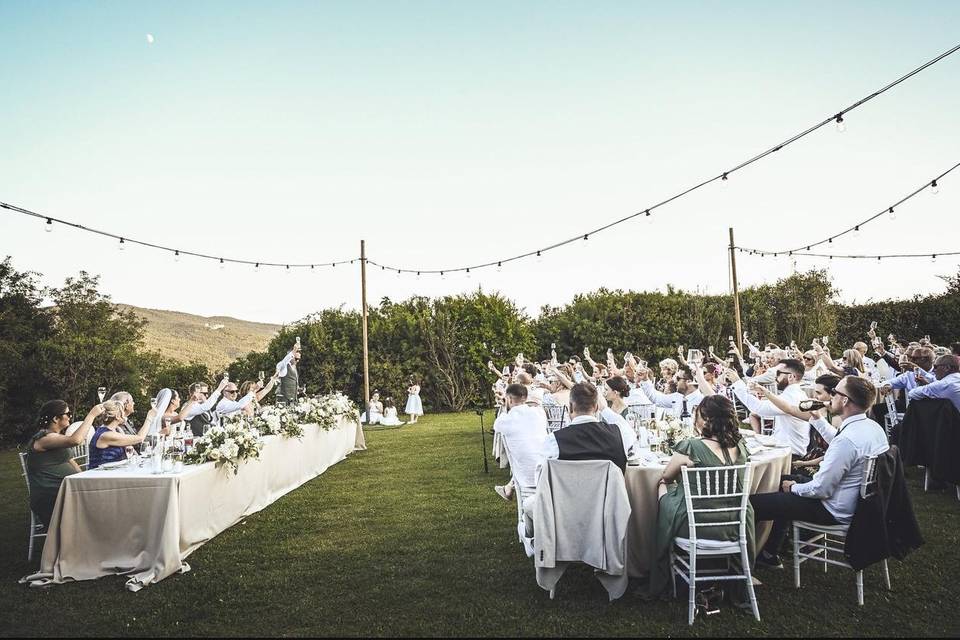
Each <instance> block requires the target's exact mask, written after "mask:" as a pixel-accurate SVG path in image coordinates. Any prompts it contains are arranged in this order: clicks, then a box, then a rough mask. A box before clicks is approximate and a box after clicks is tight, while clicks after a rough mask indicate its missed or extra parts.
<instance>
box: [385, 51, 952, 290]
mask: <svg viewBox="0 0 960 640" xmlns="http://www.w3.org/2000/svg"><path fill="white" fill-rule="evenodd" d="M957 51H960V44H958V45H956V46H955V47H953V48H951V49H949V50H947V51H944V52H943V53H941V54H940V55H938V56H937V57H935V58H932V59H930V60H928V61H927V62H925V63H923V64H922V65H920V66H919V67H917V68H916V69H913V70H912V71H910V72H909V73H906V74H904V75H902V76H900V77H899V78H897V79H896V80H894V81H893V82H891V83H889V84H887V85H885V86H884V87H882V88H880V89H878V90H876V91H874V92H873V93H871V94H869V95H868V96H865V97H863V98H861V99H860V100H857V101H856V102H854V103H853V104H851V105H850V106H848V107H846V108H845V109H842V110H841V111H839V112H837V113H835V114H834V115H832V116H829V117H827V118H825V119H823V120H821V121H820V122H818V123H817V124H815V125H813V126H811V127H809V128H807V129H805V130H803V131H801V132H800V133H797V134H795V135H793V136H791V137H789V138H787V139H786V140H784V141H783V142H781V143H779V144H777V145H775V146H773V147H770V148H769V149H767V150H766V151H763V152H761V153H758V154H757V155H755V156H753V157H752V158H749V159H748V160H744V161H743V162H741V163H740V164H738V165H735V166H734V167H732V168H731V169H727V170H726V171H724V172H723V173H721V174H719V175H716V176H714V177H712V178H708V179H706V180H703V181H702V182H700V183H698V184H696V185H694V186H692V187H690V188H688V189H685V190H683V191H681V192H679V193H677V194H676V195H673V196H670V197H669V198H667V199H666V200H662V201H660V202H658V203H656V204H653V205H651V206H649V207H647V208H646V209H643V210H641V211H637V212H635V213H631V214H630V215H628V216H624V217H622V218H620V219H619V220H614V221H613V222H610V223H608V224H605V225H603V226H602V227H597V228H596V229H593V230H591V231H587V232H584V233H578V234H577V235H575V236H573V237H571V238H568V239H566V240H562V241H560V242H556V243H554V244H551V245H548V246H545V247H542V248H540V249H537V250H534V251H527V252H525V253H521V254H519V255H515V256H511V257H508V258H500V259H497V260H490V261H487V262H482V263H478V264H472V265H469V266H458V267H450V268H445V269H412V268H402V267H395V266H389V265H384V264H379V263H376V262H374V261H372V260H367V262H368V263H369V264H372V265H375V266H378V267H380V268H381V269H382V270H390V271H395V272H396V273H416V274H417V275H420V274H436V273H439V274H440V275H441V276H442V275H445V274H447V273H456V272H459V271H464V272H467V273H469V272H470V270H471V269H473V270H476V269H483V268H485V267H493V266H496V267H501V266H503V265H504V264H507V263H508V262H514V261H515V260H522V259H524V258H529V257H531V256H537V257H540V256H541V255H542V254H543V253H545V252H547V251H552V250H553V249H557V248H559V247H562V246H565V245H568V244H571V243H573V242H577V241H579V240H581V239H582V240H589V239H590V236H592V235H594V234H597V233H600V232H601V231H606V230H607V229H610V228H611V227H615V226H617V225H619V224H622V223H624V222H627V221H629V220H633V219H634V218H638V217H640V216H644V217H645V218H648V219H649V217H650V215H651V212H653V211H655V210H657V209H659V208H660V207H663V206H665V205H667V204H670V203H671V202H673V201H674V200H678V199H680V198H682V197H684V196H686V195H688V194H690V193H693V192H694V191H697V190H698V189H701V188H703V187H705V186H707V185H708V184H710V183H713V182H717V181H718V180H719V181H727V180H728V179H729V176H730V175H731V174H733V173H735V172H737V171H740V170H741V169H744V168H746V167H748V166H750V165H751V164H753V163H754V162H757V161H759V160H762V159H763V158H765V157H767V156H769V155H771V154H773V153H775V152H777V151H780V150H781V149H783V148H784V147H786V146H788V145H791V144H793V143H794V142H797V141H798V140H800V139H801V138H804V137H806V136H808V135H810V134H811V133H813V132H814V131H817V130H818V129H820V128H822V127H825V126H827V125H828V124H830V123H836V124H837V126H838V128H840V127H841V125H842V127H843V128H845V127H846V125H845V124H844V119H843V116H844V115H846V114H847V113H849V112H851V111H853V110H854V109H856V108H858V107H861V106H863V105H864V104H866V103H867V102H869V101H871V100H873V99H874V98H876V97H878V96H880V95H882V94H884V93H886V92H887V91H889V90H890V89H892V88H894V87H895V86H897V85H898V84H900V83H902V82H905V81H906V80H908V79H910V78H912V77H913V76H915V75H917V74H918V73H920V72H921V71H923V70H924V69H927V68H928V67H930V66H932V65H934V64H936V63H937V62H940V61H941V60H943V59H944V58H946V57H947V56H950V55H952V54H954V53H956V52H957ZM804 246H806V245H804Z"/></svg>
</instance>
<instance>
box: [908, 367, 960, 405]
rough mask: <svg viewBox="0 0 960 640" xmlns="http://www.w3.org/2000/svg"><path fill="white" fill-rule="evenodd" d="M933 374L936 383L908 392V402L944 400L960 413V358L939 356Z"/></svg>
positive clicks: (923, 385)
mask: <svg viewBox="0 0 960 640" xmlns="http://www.w3.org/2000/svg"><path fill="white" fill-rule="evenodd" d="M933 372H934V374H935V375H936V376H937V381H936V382H929V383H927V384H922V385H920V386H918V387H916V388H914V389H912V390H910V392H909V394H908V397H909V398H910V400H921V399H923V398H945V399H947V400H949V401H950V402H952V403H953V406H955V407H956V408H957V410H958V411H960V358H957V356H954V355H945V356H940V357H939V358H937V361H936V363H935V364H934V365H933Z"/></svg>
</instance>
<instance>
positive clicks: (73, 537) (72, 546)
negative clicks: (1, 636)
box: [23, 418, 366, 591]
mask: <svg viewBox="0 0 960 640" xmlns="http://www.w3.org/2000/svg"><path fill="white" fill-rule="evenodd" d="M364 448H366V446H365V444H364V440H363V431H362V429H361V428H360V424H359V423H358V422H356V421H355V420H352V419H347V418H344V419H341V421H340V423H339V424H338V425H337V428H334V429H331V430H329V431H326V430H323V429H321V428H320V427H319V426H317V425H304V434H303V438H302V439H297V438H283V437H281V436H268V437H266V438H265V439H264V445H263V449H262V451H261V452H260V459H259V460H252V461H247V462H244V463H242V464H241V465H240V468H239V472H238V473H237V474H236V475H234V473H233V472H232V471H231V470H230V468H229V467H227V466H224V467H216V466H215V465H214V464H213V463H212V462H208V463H206V464H202V465H189V466H186V467H185V468H184V470H183V471H182V472H181V473H177V474H174V473H166V474H162V475H153V474H151V473H149V471H148V470H147V466H146V465H145V466H144V467H143V468H142V469H140V468H133V469H130V468H121V469H117V470H109V471H105V470H92V471H86V472H84V473H80V474H77V475H73V476H69V477H67V478H65V479H64V482H63V484H62V486H61V487H60V494H59V496H58V497H57V504H56V506H55V507H54V510H53V517H52V518H51V526H50V532H49V534H48V536H47V539H46V543H45V545H44V548H43V558H42V560H41V563H40V572H39V573H37V574H35V575H33V576H28V577H27V578H24V579H23V581H26V582H29V583H30V584H31V585H32V586H45V585H48V584H57V583H63V582H69V581H73V580H93V579H95V578H100V577H102V576H106V575H115V574H120V575H128V576H130V579H129V580H128V581H127V588H128V589H129V590H131V591H138V590H139V589H142V588H143V587H145V586H147V585H149V584H152V583H154V582H159V581H160V580H163V579H164V578H166V577H167V576H169V575H172V574H174V573H176V572H178V571H179V572H183V571H189V570H190V567H189V565H188V564H187V563H186V558H187V556H189V555H190V554H191V553H193V552H194V551H196V550H197V549H199V548H200V547H201V546H202V545H203V544H204V543H206V542H207V541H209V540H210V539H212V538H213V537H214V536H216V535H217V534H218V533H220V532H221V531H224V530H226V529H228V528H229V527H231V526H232V525H234V524H236V523H237V522H239V521H240V520H242V519H243V518H245V517H247V516H249V515H250V514H252V513H256V512H257V511H260V510H261V509H263V508H264V507H266V506H268V505H270V504H271V503H273V502H274V501H275V500H277V499H278V498H280V497H281V496H283V495H284V494H286V493H288V492H290V491H292V490H294V489H296V488H297V487H299V486H300V485H302V484H304V483H305V482H307V481H309V480H311V479H312V478H315V477H316V476H318V475H320V474H321V473H323V472H324V471H326V470H327V469H328V468H329V467H330V466H332V465H334V464H336V463H337V462H340V461H341V460H343V459H344V458H345V457H346V456H347V455H348V454H349V453H351V452H352V451H355V450H357V449H364Z"/></svg>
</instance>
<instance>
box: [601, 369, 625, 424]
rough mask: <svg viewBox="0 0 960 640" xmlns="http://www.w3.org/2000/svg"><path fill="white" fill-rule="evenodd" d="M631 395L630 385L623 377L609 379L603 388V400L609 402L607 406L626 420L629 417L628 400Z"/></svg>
mask: <svg viewBox="0 0 960 640" xmlns="http://www.w3.org/2000/svg"><path fill="white" fill-rule="evenodd" d="M629 395H630V385H628V384H627V381H626V380H624V379H623V378H622V377H621V376H613V377H612V378H608V379H607V382H606V385H605V386H604V387H603V399H604V400H606V401H607V405H608V406H609V407H610V408H611V409H612V410H613V411H614V412H615V413H619V414H620V415H621V416H623V417H624V418H626V417H627V411H628V409H627V403H626V398H627V396H629Z"/></svg>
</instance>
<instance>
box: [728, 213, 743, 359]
mask: <svg viewBox="0 0 960 640" xmlns="http://www.w3.org/2000/svg"><path fill="white" fill-rule="evenodd" d="M736 247H737V245H735V244H734V243H733V227H730V279H731V280H732V281H733V316H734V323H735V324H736V327H737V335H736V339H737V349H739V350H740V353H743V325H742V324H740V289H739V287H738V285H737V248H736Z"/></svg>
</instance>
